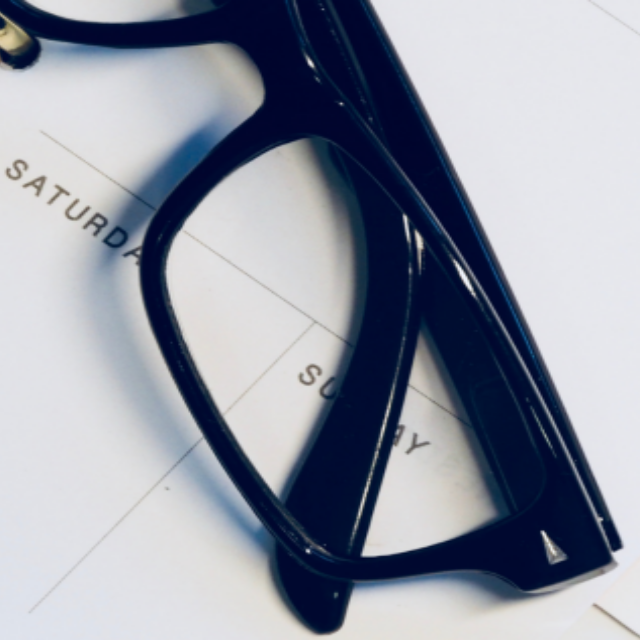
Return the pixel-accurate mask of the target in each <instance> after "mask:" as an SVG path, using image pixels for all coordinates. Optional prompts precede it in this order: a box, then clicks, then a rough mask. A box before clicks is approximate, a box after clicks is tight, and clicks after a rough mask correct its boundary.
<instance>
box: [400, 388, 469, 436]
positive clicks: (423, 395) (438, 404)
mask: <svg viewBox="0 0 640 640" xmlns="http://www.w3.org/2000/svg"><path fill="white" fill-rule="evenodd" d="M407 386H408V387H409V389H413V390H414V391H415V392H416V393H417V394H418V395H419V396H422V397H423V398H425V399H426V400H429V402H433V404H435V405H436V407H438V409H442V410H443V411H444V412H445V413H448V414H449V415H450V416H451V417H453V418H455V419H456V420H459V421H460V422H462V424H465V425H467V427H471V426H472V425H470V424H469V423H468V422H467V421H466V420H463V419H462V418H461V417H460V416H459V415H458V414H456V413H453V411H451V410H450V409H447V407H445V406H444V405H441V404H440V403H439V402H437V401H436V400H434V399H433V398H431V397H430V396H428V395H427V394H426V393H425V392H424V391H420V389H418V388H417V387H414V386H413V385H412V384H410V385H407Z"/></svg>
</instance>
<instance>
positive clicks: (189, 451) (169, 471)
mask: <svg viewBox="0 0 640 640" xmlns="http://www.w3.org/2000/svg"><path fill="white" fill-rule="evenodd" d="M203 440H204V438H200V439H199V440H198V441H196V442H195V443H194V444H193V445H191V447H190V448H189V449H187V451H186V452H185V453H184V454H183V455H182V456H181V457H180V458H179V459H178V461H177V462H176V463H175V464H174V465H173V466H172V467H171V468H170V469H169V470H168V471H167V472H166V473H165V474H164V475H163V476H162V477H161V478H160V480H158V481H157V482H156V483H155V484H154V485H153V486H152V487H151V488H150V489H149V490H148V491H147V492H146V493H145V494H144V495H143V496H142V497H141V498H140V499H139V500H138V501H137V502H136V503H135V504H134V505H133V506H132V507H131V508H130V509H129V510H128V511H127V512H126V513H125V514H124V515H123V516H122V517H121V518H120V519H119V520H118V521H117V522H116V523H115V524H114V525H113V526H112V527H111V529H109V530H108V531H107V532H106V533H105V534H104V535H103V536H102V537H101V538H100V540H98V541H97V542H96V543H95V544H94V545H93V546H92V547H91V549H89V551H87V552H86V553H85V554H84V555H83V556H82V558H80V560H78V562H76V563H75V564H74V565H73V567H71V569H69V571H67V573H65V574H64V576H62V578H60V580H58V582H56V583H55V584H54V585H53V587H51V589H49V591H47V593H45V594H44V596H42V598H40V600H38V602H36V604H35V605H34V606H33V607H31V609H30V610H29V613H33V612H34V611H35V610H36V609H37V608H38V607H39V606H40V605H41V604H42V603H43V602H44V601H45V600H46V599H47V598H48V597H49V596H50V595H51V594H52V593H53V592H54V591H55V590H56V589H57V588H58V587H59V586H60V585H61V584H62V583H63V582H65V580H67V578H68V577H69V576H70V575H71V574H72V573H73V572H74V571H75V570H76V569H77V568H78V567H79V566H80V565H81V564H82V563H83V562H84V561H85V560H86V559H87V558H88V557H89V556H90V555H91V554H92V553H93V552H94V551H95V550H96V549H97V548H98V547H99V546H100V545H101V544H102V543H103V542H104V541H105V540H106V539H107V538H108V537H109V536H110V535H111V534H112V533H113V532H114V531H115V530H116V529H117V528H118V527H119V526H120V525H121V524H122V523H123V522H124V521H125V520H126V519H127V518H128V517H129V516H130V515H131V514H132V513H133V512H134V511H135V510H136V509H137V508H138V507H139V506H140V505H141V504H142V503H143V502H144V501H145V500H146V499H147V498H148V497H149V496H150V495H151V494H152V493H153V491H154V490H155V489H156V488H157V487H158V486H159V485H160V484H162V482H163V481H164V480H165V479H166V478H167V476H169V475H170V474H171V473H173V471H174V470H175V469H176V468H177V467H178V466H179V465H180V464H182V462H183V461H184V460H185V459H186V458H187V456H188V455H189V454H190V453H191V452H192V451H193V450H194V449H195V448H196V447H197V446H198V445H199V444H200V443H201V442H202V441H203Z"/></svg>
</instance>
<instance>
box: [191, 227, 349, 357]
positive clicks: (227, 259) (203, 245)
mask: <svg viewBox="0 0 640 640" xmlns="http://www.w3.org/2000/svg"><path fill="white" fill-rule="evenodd" d="M182 233H184V234H185V235H186V236H188V237H189V238H191V239H192V240H193V241H194V242H197V243H198V244H199V245H201V246H202V247H204V248H205V249H207V250H208V251H211V253H213V254H214V255H216V256H218V258H220V260H224V262H226V263H227V264H228V265H230V266H232V267H233V268H234V269H237V270H238V271H239V272H240V273H242V274H243V275H245V276H247V278H250V279H251V280H253V281H254V282H255V283H256V284H259V285H260V286H261V287H262V288H263V289H266V290H267V291H268V292H269V293H271V294H272V295H274V296H276V298H279V299H280V300H282V302H285V303H286V304H288V305H289V306H290V307H291V308H292V309H295V310H296V311H297V312H298V313H301V314H302V315H303V316H305V317H306V318H309V320H312V321H313V322H314V323H315V324H317V325H318V326H319V327H322V328H323V329H324V330H325V331H328V332H329V333H330V334H332V335H334V336H335V337H336V338H338V339H339V340H342V342H344V343H345V344H347V345H349V346H350V347H353V345H352V344H351V343H350V342H348V341H347V340H345V339H344V338H343V337H342V336H341V335H339V334H337V333H336V332H335V331H332V330H331V329H329V327H327V326H326V325H324V324H322V322H320V321H319V320H317V319H316V318H313V317H312V316H310V315H309V314H308V313H307V312H306V311H303V310H302V309H301V308H300V307H297V306H296V305H295V304H293V302H291V301H290V300H287V299H286V298H285V297H283V296H281V295H280V294H279V293H278V292H277V291H274V290H273V289H271V288H270V287H268V286H267V285H266V284H264V282H260V280H258V279H257V278H256V277H255V276H252V275H251V274H250V273H248V272H247V271H245V270H244V269H243V268H242V267H239V266H238V265H237V264H235V262H232V261H231V260H229V258H227V257H225V256H223V255H222V254H221V253H219V252H218V251H216V250H215V249H213V248H212V247H210V246H209V245H208V244H206V243H204V242H203V241H202V240H200V239H198V238H196V237H195V236H194V235H192V234H191V233H189V232H188V231H185V230H184V229H183V230H182Z"/></svg>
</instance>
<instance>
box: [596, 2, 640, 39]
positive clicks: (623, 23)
mask: <svg viewBox="0 0 640 640" xmlns="http://www.w3.org/2000/svg"><path fill="white" fill-rule="evenodd" d="M587 2H589V3H590V4H592V5H593V6H594V7H596V8H597V9H600V11H602V13H606V14H607V15H608V16H609V17H610V18H613V19H614V20H615V21H616V22H619V23H620V24H621V25H622V26H623V27H627V29H629V30H630V31H633V33H635V34H636V35H637V36H640V31H636V30H635V29H634V28H633V27H632V26H631V25H629V24H627V23H626V22H624V21H623V20H620V18H618V17H617V16H614V15H613V13H610V12H609V11H607V10H606V9H605V8H604V7H601V6H600V5H599V4H597V3H596V2H594V1H593V0H587Z"/></svg>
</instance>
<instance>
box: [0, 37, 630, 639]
mask: <svg viewBox="0 0 640 640" xmlns="http://www.w3.org/2000/svg"><path fill="white" fill-rule="evenodd" d="M238 78H242V79H243V82H238ZM2 81H3V91H7V92H11V95H12V96H16V99H15V101H13V100H12V101H11V104H8V105H7V104H5V105H3V107H2V122H1V136H2V149H1V151H0V153H1V161H2V168H1V171H2V175H0V178H2V180H1V182H0V185H1V186H0V188H1V189H2V202H3V208H4V209H5V210H6V212H7V216H6V218H5V224H6V227H5V233H4V234H3V251H2V256H3V258H2V260H3V262H4V264H5V269H3V276H2V278H3V285H2V290H3V292H5V296H6V300H7V301H8V302H10V305H8V309H9V310H8V312H7V314H6V318H5V322H6V325H5V327H6V329H5V331H4V349H3V353H4V361H5V366H4V372H3V385H4V386H5V394H4V395H5V397H6V404H5V406H4V408H3V418H4V422H5V424H7V425H13V426H12V427H11V428H9V429H6V430H5V433H4V434H3V464H2V468H3V470H4V471H3V477H4V479H5V482H4V484H5V487H8V488H10V490H9V489H8V490H6V491H5V492H3V505H2V513H3V522H4V523H5V524H4V525H3V526H4V528H5V536H4V538H3V542H2V544H3V549H2V554H1V555H2V558H3V560H2V562H3V569H4V570H3V571H2V572H1V575H2V576H3V579H2V580H3V586H2V590H3V593H4V594H6V595H5V598H3V605H2V614H1V615H2V623H3V628H6V629H10V630H11V632H13V634H14V635H17V636H20V637H25V638H34V639H40V638H47V639H51V638H56V637H60V638H63V637H64V638H85V637H92V638H113V637H123V638H126V637H131V638H140V637H154V638H175V637H176V636H177V635H178V634H180V635H182V634H184V633H185V632H186V633H187V634H189V635H190V637H194V638H199V637H210V635H211V634H212V633H218V634H219V635H221V636H223V637H229V638H234V637H238V638H240V637H242V638H246V637H255V638H260V637H265V638H268V637H275V636H278V637H285V638H298V637H307V636H310V635H311V634H310V633H309V632H307V631H306V630H304V629H303V628H302V627H301V625H300V624H299V623H298V622H297V621H296V620H295V618H294V617H293V616H292V615H291V613H290V612H289V611H288V610H287V609H286V606H285V605H284V604H283V603H282V601H281V599H280V598H279V596H278V594H277V592H276V589H275V587H274V584H273V579H272V577H271V573H270V568H269V560H268V553H269V550H270V543H269V541H268V540H267V536H266V534H264V532H263V531H262V529H261V528H260V525H259V524H258V523H257V521H256V520H255V518H254V517H253V516H252V515H251V514H250V513H249V511H248V509H247V508H246V506H245V505H244V504H243V503H242V501H241V500H240V499H239V498H238V497H237V496H236V494H235V492H234V490H233V488H232V487H231V486H230V483H229V481H228V480H227V479H226V477H225V476H224V474H223V473H222V472H221V471H220V469H219V468H218V466H217V463H216V462H215V460H214V459H213V457H212V456H211V454H210V453H209V452H208V451H207V450H206V447H205V446H204V445H202V444H201V442H200V436H199V433H198V431H197V428H196V427H195V426H194V425H193V424H192V421H191V419H190V417H189V416H188V413H187V411H186V410H185V409H184V407H183V405H182V402H181V400H180V398H179V396H178V393H177V392H176V391H175V389H174V387H173V385H172V383H171V380H170V378H169V376H168V374H167V373H166V370H165V367H164V364H163V363H162V361H161V358H160V357H159V354H158V352H157V347H156V346H155V344H154V343H153V340H152V337H151V335H150V332H149V330H148V326H147V322H146V319H145V317H144V312H143V310H142V305H141V301H140V297H139V291H138V284H137V264H136V262H137V257H138V256H137V252H138V250H139V246H140V241H141V237H142V234H143V232H144V228H145V226H146V224H147V223H148V220H149V218H150V216H151V215H153V212H154V210H155V209H156V208H157V207H158V206H159V205H160V203H161V202H162V200H163V198H164V197H165V196H166V195H167V193H168V192H169V191H170V190H171V188H172V187H173V185H175V183H176V182H177V181H178V180H179V179H180V178H181V177H182V176H183V175H184V174H185V173H186V172H187V171H188V170H189V169H190V168H191V167H192V166H194V164H195V163H196V162H197V161H198V160H199V159H200V158H201V157H202V156H203V155H204V154H205V153H206V152H207V151H208V150H209V149H210V148H211V146H212V145H214V144H215V143H216V142H217V141H219V140H220V139H221V138H222V137H223V136H224V135H225V134H226V132H228V131H229V130H231V129H232V128H233V127H234V126H236V125H237V124H238V122H240V121H241V120H242V118H244V117H246V116H247V115H248V114H249V113H251V111H252V110H253V109H254V108H255V106H256V104H257V103H258V101H259V98H260V86H259V80H258V79H257V78H256V77H255V73H254V72H253V70H252V68H251V67H250V65H248V64H247V63H246V61H244V60H243V59H242V58H241V57H240V56H239V55H238V54H237V52H234V51H233V50H230V49H229V48H226V47H199V48H193V49H190V50H185V51H170V52H122V51H116V52H113V51H104V50H93V51H92V50H89V49H88V48H83V47H73V46H67V45H47V46H45V52H44V55H43V58H42V60H41V62H40V63H39V64H38V65H37V66H36V67H34V69H33V70H30V71H28V72H25V73H23V74H3V76H2ZM125 96H126V97H127V99H126V100H125ZM445 139H446V138H445ZM452 155H454V154H453V153H452ZM461 157H462V154H461ZM454 158H455V159H456V164H458V161H457V155H454ZM463 178H464V179H465V182H466V178H465V177H464V175H463ZM470 191H472V190H471V188H470ZM472 193H473V192H472ZM76 201H77V202H76ZM74 202H75V203H76V204H75V205H74V206H73V207H72V205H73V203H74ZM87 207H88V210H87V211H86V213H84V214H83V216H82V217H78V218H77V219H74V217H75V216H80V214H81V213H82V211H84V210H85V209H86V208H87ZM98 216H100V217H98ZM483 220H484V218H483ZM105 221H106V222H105ZM223 222H224V221H223ZM233 224H234V220H231V221H230V222H229V225H230V226H224V225H222V226H220V227H216V228H215V229H214V232H215V233H214V235H215V236H216V238H220V239H221V243H220V244H219V245H216V246H209V245H207V249H205V250H203V252H202V253H201V254H197V255H198V256H200V255H202V256H203V257H202V260H203V261H204V262H206V264H207V271H206V273H207V276H206V277H207V278H210V279H211V282H212V283H214V284H215V286H216V293H217V295H219V296H220V297H221V298H222V299H225V300H233V301H234V304H235V305H236V306H235V307H234V310H233V313H232V314H231V315H229V316H224V315H222V316H221V317H220V322H221V324H226V325H227V326H232V327H233V323H234V322H237V319H238V318H246V317H247V315H248V313H249V310H251V309H253V308H254V307H255V305H259V306H260V309H261V314H262V316H261V320H262V321H261V322H259V323H255V324H250V325H248V326H245V325H243V326H242V331H238V330H237V329H238V327H237V326H236V327H233V328H234V329H235V330H232V331H229V332H227V333H225V334H224V336H223V337H222V338H221V340H220V343H221V346H220V348H221V349H222V348H223V347H224V348H226V349H228V354H229V355H228V356H227V357H228V358H232V361H233V364H234V367H235V369H234V371H235V373H236V375H234V376H233V377H231V376H224V375H220V376H219V378H218V379H217V385H216V393H217V396H216V397H217V398H218V397H219V398H220V403H221V406H222V407H223V408H224V409H225V410H227V411H228V412H229V419H230V420H231V421H232V423H233V424H234V425H236V426H237V427H238V428H239V429H240V430H242V428H243V426H244V425H249V427H250V426H251V425H252V424H254V423H255V421H256V419H257V418H264V415H265V414H266V415H269V416H273V417H274V420H276V419H277V420H279V423H276V424H277V426H278V427H280V428H284V432H285V433H286V434H287V436H290V437H288V438H282V440H281V441H280V440H279V444H280V442H282V443H284V444H286V446H288V447H289V449H288V450H286V451H283V449H282V447H281V446H280V447H279V448H278V451H277V455H272V454H271V452H269V451H266V452H265V453H266V455H265V456H264V458H263V459H262V460H261V462H262V464H263V465H264V466H265V469H266V470H265V473H267V476H268V477H269V479H270V480H271V481H272V482H273V483H275V484H277V483H278V482H280V483H282V482H283V481H284V478H285V477H286V473H287V465H288V464H289V465H290V463H291V461H292V460H295V458H296V453H297V450H296V447H299V446H301V439H303V435H304V434H303V435H302V436H300V435H296V431H295V429H296V428H297V426H298V425H300V424H309V423H312V422H313V420H314V419H315V416H316V415H317V414H318V413H319V412H321V411H322V407H323V403H324V402H325V400H324V399H323V398H322V397H321V396H320V394H319V393H318V388H317V387H315V388H314V387H312V386H305V385H304V384H301V383H300V381H299V376H300V375H301V374H303V373H304V372H305V371H306V368H307V367H308V366H309V365H311V364H316V365H318V366H319V367H320V368H321V369H322V370H323V371H325V372H331V371H335V372H338V371H339V367H340V366H342V365H341V362H343V361H344V359H345V351H347V348H346V347H345V346H344V344H345V343H344V340H345V338H348V335H347V333H348V327H347V325H348V317H346V316H345V315H344V313H342V311H341V310H344V309H345V308H346V307H348V306H349V304H350V303H351V302H350V301H351V300H352V298H353V297H356V296H357V291H353V287H352V286H351V285H348V286H344V285H341V284H340V283H341V282H342V283H344V282H347V283H349V282H351V281H352V280H353V277H352V276H353V273H354V270H357V268H358V265H357V259H356V258H355V257H354V254H353V251H354V249H353V247H350V246H349V244H348V243H347V244H346V245H345V244H344V243H343V245H340V246H341V247H342V249H343V252H341V253H339V254H338V255H336V253H335V252H333V251H332V248H333V247H335V246H336V244H340V238H341V237H342V236H343V235H344V234H343V233H342V231H344V229H343V228H342V227H340V226H336V225H335V224H329V223H327V224H326V227H327V228H326V229H325V228H323V231H322V233H321V236H320V237H319V238H318V237H314V238H311V239H306V240H305V239H304V238H303V239H302V240H301V241H306V244H305V246H306V247H308V249H309V250H314V251H316V253H314V254H313V256H312V257H313V260H312V261H310V262H311V264H312V265H313V266H314V267H315V270H318V271H320V272H321V273H322V274H324V277H325V278H326V280H327V281H328V282H329V285H327V286H326V288H327V290H338V292H339V295H340V296H341V304H332V300H330V299H329V300H324V302H322V301H321V302H322V303H318V302H317V300H316V298H315V297H314V298H313V299H309V298H306V297H305V293H306V291H305V287H304V286H300V284H299V280H300V279H301V278H302V276H300V278H299V277H298V275H299V274H298V272H297V270H293V269H290V268H289V269H288V270H287V273H286V277H284V278H281V279H278V278H277V277H275V276H273V277H272V275H270V274H273V271H270V270H269V269H270V268H271V267H272V266H273V262H274V260H275V261H276V262H277V256H275V257H274V252H272V251H271V252H267V255H262V256H258V257H257V258H255V256H254V254H253V252H251V253H250V255H247V254H246V253H243V252H244V250H245V249H246V242H244V241H242V240H244V239H242V238H241V239H240V240H239V239H238V233H235V234H234V232H233V231H234V229H235V228H234V227H233ZM118 230H120V231H118ZM240 230H241V231H242V228H240ZM267 231H268V230H265V233H266V232H267ZM348 231H350V233H352V234H354V236H356V237H357V233H358V230H357V229H351V230H348ZM490 233H491V234H492V237H493V232H492V231H491V230H490ZM112 234H113V235H112ZM123 234H124V235H123ZM125 236H126V239H125ZM275 239H277V240H281V241H283V242H284V241H285V240H286V237H285V238H282V237H278V236H275V237H274V240H275ZM123 240H124V242H123ZM186 241H187V239H185V242H186ZM121 242H122V244H120V243H121ZM277 246H280V245H277ZM191 250H192V251H193V253H194V256H196V251H195V249H191ZM213 250H215V251H213ZM254 258H255V259H256V261H255V262H251V260H252V259H254ZM340 260H342V262H341V261H340ZM507 268H508V266H507ZM345 269H346V270H349V269H351V271H347V273H349V274H351V275H350V277H348V278H344V277H342V278H341V277H339V276H340V275H344V273H345ZM275 272H277V269H276V270H275ZM266 275H269V278H266V277H265V276H266ZM307 275H308V274H307ZM517 290H518V289H517ZM518 291H519V290H518ZM275 294H277V295H275ZM314 304H316V305H317V306H315V307H314V306H313V305H314ZM525 310H527V309H526V307H525ZM527 312H528V310H527ZM534 330H535V325H534ZM536 335H538V332H537V331H536ZM542 346H543V349H545V345H544V344H543V345H542ZM226 353H227V352H223V355H222V356H221V357H220V360H221V361H222V362H223V363H224V358H225V354H226ZM545 353H546V349H545ZM428 358H429V356H428V354H427V349H426V345H423V352H422V359H421V363H422V364H421V365H420V366H419V367H418V368H417V370H416V372H415V374H414V377H413V379H412V387H413V388H412V390H411V391H410V393H409V398H408V402H407V413H406V415H405V416H403V421H404V422H406V423H407V424H408V427H407V428H408V431H409V430H413V431H412V433H417V434H418V436H419V438H418V440H419V441H420V442H422V441H423V439H426V438H427V434H426V432H425V433H420V432H419V430H420V429H421V428H423V425H424V424H427V425H428V424H446V425H449V426H448V427H447V428H448V429H449V430H450V429H451V428H453V427H451V426H450V423H455V424H457V425H458V428H460V429H462V427H460V426H459V425H460V424H462V422H461V420H460V419H463V418H464V416H461V415H459V411H458V409H457V407H456V404H455V399H453V398H452V397H451V396H450V395H449V394H448V392H447V390H446V388H444V387H443V386H442V384H441V383H440V381H438V380H437V379H435V380H434V377H433V375H430V374H431V371H430V365H429V359H428ZM554 371H555V370H554ZM283 393H284V394H286V396H285V397H286V398H287V402H286V403H283V402H281V401H279V398H280V397H282V394H283ZM425 396H426V398H425ZM432 400H435V401H436V403H437V404H436V403H434V402H432ZM438 406H439V407H444V408H445V409H446V411H445V410H443V409H442V408H438ZM452 414H453V415H452ZM414 425H415V426H414ZM406 435H407V437H408V436H409V433H408V432H407V434H406ZM581 435H582V430H581ZM583 440H584V438H583ZM251 442H256V447H257V448H258V449H259V448H260V446H259V445H260V439H259V438H258V439H257V440H256V441H252V440H251V438H249V441H247V446H251ZM283 446H284V445H283ZM401 447H404V443H401V444H399V445H398V448H397V449H396V451H394V459H393V460H392V465H394V464H396V466H397V465H398V464H400V463H402V464H403V465H404V464H414V462H415V461H419V460H420V458H419V457H418V454H419V453H426V450H427V449H428V448H425V449H424V450H422V451H415V452H412V453H409V454H408V453H407V452H406V449H404V448H401ZM407 448H409V447H408V446H407ZM587 452H588V454H590V457H592V455H591V451H590V450H589V449H587ZM602 455H603V456H604V455H605V454H604V452H603V453H602ZM396 461H397V462H396ZM415 464H418V462H415ZM420 464H421V463H420ZM404 468H407V467H402V469H404ZM596 471H597V472H598V477H600V475H601V473H600V469H599V468H598V467H596ZM603 484H604V483H603ZM604 489H605V492H606V495H607V497H608V498H609V500H610V501H611V497H610V494H611V490H608V489H607V486H606V485H605V486H604ZM460 499H461V503H460V505H459V506H458V509H457V510H456V509H449V510H448V512H447V513H443V514H440V515H442V516H443V517H444V518H445V519H446V518H447V517H451V513H449V512H450V511H454V512H455V511H459V512H460V514H464V512H465V511H466V509H465V506H466V503H465V502H464V495H461V496H460ZM474 503H475V502H474ZM614 513H615V514H616V516H618V512H617V511H615V510H614ZM489 516H490V514H486V513H479V514H477V517H478V518H482V517H489ZM618 518H619V516H618ZM457 524H460V523H457ZM463 525H464V523H463ZM452 526H453V525H452ZM467 526H468V524H467ZM623 533H624V529H623ZM600 583H601V584H602V583H604V581H600ZM601 588H602V587H600V586H598V583H596V582H593V583H589V584H586V585H582V586H579V587H577V588H575V589H572V590H568V591H566V592H563V593H561V594H558V595H554V596H548V597H542V598H527V597H522V596H519V595H517V594H515V593H514V592H513V591H512V590H511V589H510V588H509V587H507V586H504V585H502V584H501V583H499V582H497V581H495V580H493V579H490V578H482V577H473V576H471V577H469V576H459V577H458V576H456V577H443V578H431V579H424V580H414V581H404V582H402V583H398V584H393V585H382V586H367V587H362V588H358V589H357V590H356V593H355V596H354V601H353V603H352V606H351V609H350V612H349V617H348V620H347V624H346V626H345V628H344V629H343V630H342V631H341V632H340V633H341V635H342V636H343V637H345V638H348V637H353V638H359V637H364V636H365V634H366V636H368V637H372V638H376V637H378V638H388V637H389V636H390V635H391V634H392V633H394V634H396V633H401V634H403V635H404V636H406V637H407V638H412V637H415V638H421V637H424V635H425V633H427V632H432V633H434V634H437V637H438V638H447V637H452V638H454V637H455V638H460V637H466V636H469V637H473V638H482V637H500V636H502V637H505V638H507V637H512V636H511V634H512V632H513V629H514V628H518V629H519V630H522V633H520V631H519V637H523V638H529V637H530V638H549V637H554V636H553V634H555V633H557V632H559V629H560V628H562V627H563V625H568V624H569V623H570V622H571V621H572V620H573V619H574V618H575V616H577V615H578V613H579V612H580V611H582V609H583V608H584V607H585V606H586V604H588V603H589V602H591V601H592V599H593V598H594V597H595V595H594V594H595V593H597V592H598V591H599V589H601Z"/></svg>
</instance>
